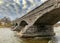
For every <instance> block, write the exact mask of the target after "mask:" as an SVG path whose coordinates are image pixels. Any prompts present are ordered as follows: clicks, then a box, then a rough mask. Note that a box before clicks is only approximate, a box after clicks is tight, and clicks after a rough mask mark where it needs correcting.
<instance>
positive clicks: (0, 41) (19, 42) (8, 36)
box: [0, 27, 60, 43]
mask: <svg viewBox="0 0 60 43" xmlns="http://www.w3.org/2000/svg"><path fill="white" fill-rule="evenodd" d="M59 28H60V27H55V28H54V31H55V32H56V36H55V38H54V39H53V40H50V41H49V40H47V39H46V40H45V39H42V40H40V39H37V40H36V39H21V38H18V37H17V36H16V33H15V32H13V31H11V30H10V29H9V28H0V43H48V42H49V43H52V41H53V42H54V43H59V42H60V29H59Z"/></svg>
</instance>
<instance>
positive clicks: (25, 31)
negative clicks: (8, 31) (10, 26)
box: [16, 0, 60, 37]
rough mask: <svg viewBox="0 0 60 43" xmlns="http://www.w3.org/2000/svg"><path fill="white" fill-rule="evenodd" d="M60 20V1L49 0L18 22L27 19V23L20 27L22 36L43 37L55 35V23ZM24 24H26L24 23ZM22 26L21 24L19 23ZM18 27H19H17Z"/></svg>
mask: <svg viewBox="0 0 60 43" xmlns="http://www.w3.org/2000/svg"><path fill="white" fill-rule="evenodd" d="M59 20H60V1H59V0H48V1H47V2H45V3H43V4H42V5H41V6H38V7H37V8H35V9H34V10H32V11H31V12H29V13H28V14H26V15H24V16H23V17H21V18H20V19H19V21H18V20H16V23H18V24H20V23H22V21H25V22H26V23H27V25H25V26H24V28H22V29H21V28H20V29H21V31H20V32H19V35H20V36H26V37H41V36H42V37H43V36H53V35H54V31H53V28H52V27H53V25H54V24H55V23H57V22H58V21H59ZM23 25H24V24H23ZM19 26H20V25H19ZM16 29H17V28H16Z"/></svg>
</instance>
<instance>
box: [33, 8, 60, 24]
mask: <svg viewBox="0 0 60 43" xmlns="http://www.w3.org/2000/svg"><path fill="white" fill-rule="evenodd" d="M58 21H60V8H57V9H54V10H52V11H50V12H47V13H45V14H44V15H42V16H41V17H39V18H38V19H37V20H36V21H35V23H34V25H38V24H40V25H54V24H56V23H57V22H58Z"/></svg>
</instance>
